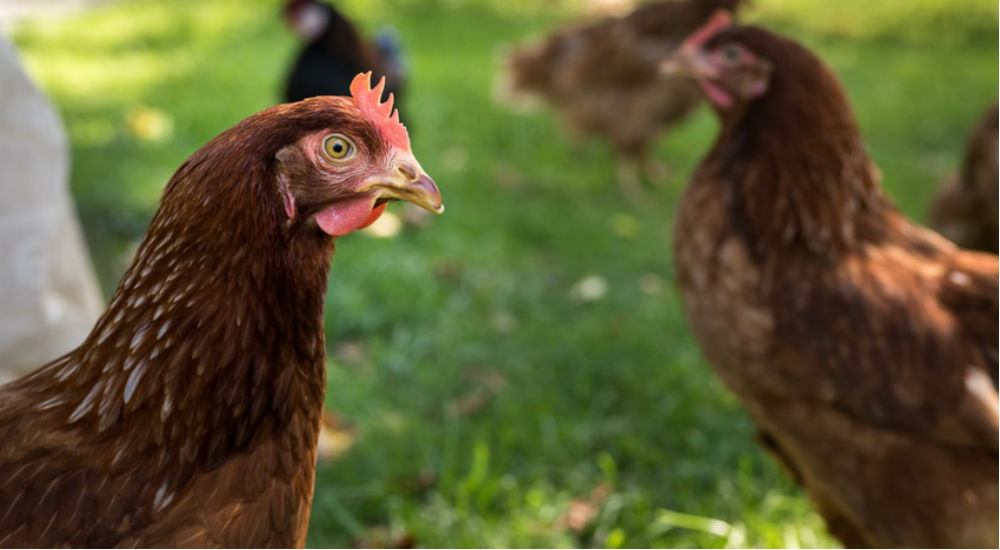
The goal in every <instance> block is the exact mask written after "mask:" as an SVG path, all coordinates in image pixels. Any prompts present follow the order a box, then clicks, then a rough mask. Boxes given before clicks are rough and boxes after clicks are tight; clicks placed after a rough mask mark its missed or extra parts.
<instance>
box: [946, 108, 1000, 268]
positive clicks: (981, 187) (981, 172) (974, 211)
mask: <svg viewBox="0 0 1000 550" xmlns="http://www.w3.org/2000/svg"><path fill="white" fill-rule="evenodd" d="M997 116H998V114H997V104H996V103H994V104H993V107H992V108H990V109H989V110H988V111H986V112H985V113H983V116H982V117H981V118H980V119H979V123H978V124H976V128H975V130H974V131H973V132H972V136H971V137H970V138H969V143H968V145H966V148H965V156H964V157H963V159H962V168H961V171H960V172H959V174H958V177H956V178H952V179H951V180H949V181H948V182H946V183H945V184H944V185H943V186H942V187H941V189H940V190H939V191H938V193H937V194H936V195H935V196H934V199H933V201H932V203H931V212H930V222H931V226H932V227H934V229H937V230H938V231H940V232H941V234H942V235H944V236H945V237H948V238H949V239H951V240H952V241H954V242H955V243H956V244H958V245H959V246H963V247H966V248H974V249H976V250H983V251H986V252H993V253H994V254H995V253H996V252H997V246H998V232H1000V225H998V220H997V207H998V205H1000V193H998V189H1000V158H998V151H1000V141H998V139H997V132H998V124H997Z"/></svg>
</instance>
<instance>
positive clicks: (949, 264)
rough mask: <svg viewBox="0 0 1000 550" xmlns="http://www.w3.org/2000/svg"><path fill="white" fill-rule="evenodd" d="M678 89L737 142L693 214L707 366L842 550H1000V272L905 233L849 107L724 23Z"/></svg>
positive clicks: (693, 269) (811, 63)
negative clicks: (708, 108) (698, 94)
mask: <svg viewBox="0 0 1000 550" xmlns="http://www.w3.org/2000/svg"><path fill="white" fill-rule="evenodd" d="M664 69H665V70H667V71H670V72H672V73H674V74H678V73H687V74H690V75H693V76H694V78H695V79H696V81H697V82H698V83H699V85H700V87H701V89H702V91H703V92H704V94H705V96H706V98H707V99H708V100H709V102H710V103H711V104H712V106H713V108H714V109H715V111H716V113H717V114H718V115H719V118H720V119H721V122H722V128H721V131H720V135H719V138H718V140H717V141H716V143H715V145H714V147H713V148H712V149H711V151H710V152H709V153H708V155H707V156H706V157H705V158H704V159H703V160H702V162H701V164H700V165H699V166H698V168H697V170H696V172H695V173H694V175H693V176H692V179H691V181H690V183H689V184H688V187H687V189H686V191H685V193H684V196H683V198H682V200H681V202H680V204H679V205H678V214H677V222H676V230H675V236H676V237H675V242H674V246H675V253H674V261H675V265H676V271H677V280H678V285H679V286H680V290H681V293H682V298H683V302H684V306H685V310H686V313H687V316H688V319H689V321H690V323H691V325H692V328H693V331H694V334H695V337H696V338H697V340H698V342H699V344H700V346H701V349H702V350H703V352H704V353H705V356H706V357H707V359H708V360H709V362H711V363H712V365H713V366H714V367H715V370H716V372H717V373H718V375H719V376H720V377H721V378H722V380H723V381H724V382H725V383H726V385H727V386H728V387H729V388H730V389H731V390H732V391H733V392H734V393H735V394H736V395H737V396H738V397H739V398H740V400H741V401H742V402H743V404H744V405H745V406H746V408H747V409H748V411H749V412H750V415H751V416H752V417H753V418H754V420H755V421H756V423H757V426H758V428H759V429H760V432H761V439H762V441H763V442H764V443H765V444H766V445H767V446H768V447H770V449H771V450H772V451H774V453H775V454H776V455H777V456H778V457H779V458H780V459H781V460H782V461H783V463H784V464H785V465H786V466H787V467H788V469H789V470H790V471H791V473H792V474H793V475H794V476H795V478H796V479H797V480H798V481H799V482H800V483H801V484H802V485H803V487H804V488H805V490H806V491H807V492H808V494H809V495H810V497H811V498H812V499H813V501H814V502H815V504H816V506H817V508H818V509H819V511H820V513H821V514H822V515H823V516H824V517H825V518H826V520H827V524H828V526H829V528H830V530H831V532H833V534H834V535H836V536H837V537H838V538H840V540H841V541H843V543H844V544H845V545H847V546H875V547H915V548H923V547H937V546H945V547H979V546H992V547H996V546H997V470H998V460H997V458H998V457H997V390H996V384H997V330H998V329H997V317H998V310H997V292H998V289H997V276H998V270H997V257H996V256H994V255H987V254H981V253H975V252H967V251H964V250H961V249H959V248H957V247H955V246H954V245H953V244H951V243H950V242H948V241H946V240H945V239H943V238H941V237H940V236H938V235H937V234H935V233H933V232H931V231H929V230H926V229H923V228H921V227H919V226H917V225H915V224H914V223H912V222H911V221H909V220H908V219H906V218H905V217H904V216H903V215H902V214H900V212H899V211H898V210H897V209H896V207H895V206H894V205H893V204H892V202H891V201H890V200H889V199H888V198H887V197H886V196H885V195H884V194H883V192H882V190H881V189H880V185H879V181H878V177H879V176H878V175H877V174H878V171H877V170H876V169H875V167H874V165H873V164H872V162H871V160H870V159H869V157H868V154H867V152H866V149H865V145H864V143H863V141H862V139H861V136H860V134H859V131H858V126H857V123H856V122H855V120H854V116H853V114H852V112H851V108H850V105H849V104H848V101H847V97H846V96H845V93H844V91H843V89H842V88H841V86H840V83H839V82H838V81H837V78H836V77H835V76H834V75H833V73H832V72H831V71H830V70H829V69H828V68H827V67H826V66H825V65H824V64H823V63H822V62H821V61H820V60H819V59H818V58H817V57H816V56H814V55H813V54H812V53H810V52H809V51H807V50H806V49H805V48H803V47H802V46H800V45H799V44H797V43H795V42H793V41H791V40H788V39H786V38H782V37H780V36H777V35H775V34H772V33H770V32H768V31H765V30H762V29H759V28H754V27H744V26H732V25H731V24H730V22H729V17H728V15H727V14H726V13H725V12H719V13H718V14H717V15H716V16H714V17H713V18H712V19H711V20H710V21H709V22H708V23H707V24H706V25H705V26H704V27H703V28H701V29H699V30H698V31H697V32H695V33H694V34H693V35H692V36H691V37H690V38H689V39H688V40H687V41H686V42H685V44H684V46H683V47H682V48H681V50H680V51H679V52H678V53H677V54H676V55H675V56H673V57H672V58H671V59H668V60H667V61H666V63H665V64H664Z"/></svg>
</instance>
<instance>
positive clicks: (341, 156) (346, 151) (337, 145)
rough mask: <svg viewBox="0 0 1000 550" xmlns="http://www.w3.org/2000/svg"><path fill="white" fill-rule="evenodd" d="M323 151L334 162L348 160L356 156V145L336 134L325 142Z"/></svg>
mask: <svg viewBox="0 0 1000 550" xmlns="http://www.w3.org/2000/svg"><path fill="white" fill-rule="evenodd" d="M323 151H324V152H325V153H326V156H328V157H330V158H331V159H333V160H347V159H349V158H350V157H351V156H352V155H354V144H353V143H351V141H350V140H349V139H347V138H346V137H344V136H342V135H340V134H334V135H332V136H328V137H327V138H326V139H325V140H323Z"/></svg>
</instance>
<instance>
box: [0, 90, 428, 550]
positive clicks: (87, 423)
mask: <svg viewBox="0 0 1000 550" xmlns="http://www.w3.org/2000/svg"><path fill="white" fill-rule="evenodd" d="M381 90H382V88H381V86H379V87H376V89H375V90H369V80H368V77H367V76H361V75H359V77H358V78H357V79H356V80H355V82H354V85H353V86H352V94H353V98H345V97H323V98H316V99H310V100H306V101H302V102H300V103H294V104H288V105H281V106H277V107H273V108H271V109H267V110H265V111H262V112H260V113H257V114H256V115H253V116H251V117H249V118H247V119H246V120H244V121H242V122H240V123H239V124H237V125H236V126H234V127H232V128H230V129H229V130H227V131H225V132H223V133H222V134H220V135H219V136H218V137H216V138H215V139H213V140H212V141H210V142H209V143H208V144H206V145H205V146H204V147H202V148H201V149H200V150H198V151H197V152H195V153H194V154H193V155H192V156H191V157H190V158H189V159H188V160H187V161H186V162H185V163H184V164H183V165H182V166H181V167H180V168H179V169H178V170H177V172H176V173H175V174H174V176H173V178H172V179H171V180H170V182H169V184H168V185H167V188H166V190H165V191H164V194H163V198H162V200H161V203H160V208H159V210H158V211H157V213H156V215H155V216H154V218H153V221H152V222H151V224H150V226H149V229H148V231H147V233H146V237H145V238H144V239H143V242H142V244H141V246H140V247H139V251H138V253H137V257H136V259H135V262H134V263H133V265H132V267H131V268H130V269H129V270H128V272H127V273H126V274H125V276H124V278H123V280H122V282H121V284H120V285H119V287H118V290H117V291H116V293H115V295H114V297H113V298H112V300H111V303H110V305H109V306H108V309H107V311H106V312H105V313H104V315H103V316H102V317H101V318H100V320H99V321H98V322H97V325H96V326H95V327H94V330H93V332H91V334H90V336H89V337H87V339H86V340H85V341H84V343H83V344H82V345H81V346H80V347H79V348H77V349H76V350H74V351H72V352H70V353H69V354H67V355H65V356H63V357H62V358H60V359H57V360H55V361H53V362H52V363H50V364H48V365H46V366H44V367H42V368H41V369H40V370H38V371H36V372H35V373H33V374H31V375H29V376H27V377H25V378H22V379H19V380H17V381H14V382H12V383H10V384H8V385H6V386H2V387H0V546H5V547H11V546H13V547H28V546H31V547H39V546H40V547H62V546H72V547H94V546H97V547H120V546H140V547H291V546H297V547H301V546H302V545H303V544H304V542H305V536H306V526H307V523H308V518H309V505H310V501H311V499H312V494H313V476H314V464H315V459H316V436H317V431H318V429H319V422H320V413H321V410H322V406H323V394H324V390H325V380H326V374H325V358H324V356H325V347H324V332H323V300H324V296H325V292H326V287H327V282H326V276H327V271H328V269H329V264H330V256H331V254H332V253H333V246H334V239H333V237H335V236H339V235H344V234H347V233H349V232H351V231H353V230H355V229H358V228H360V227H363V226H364V225H365V224H366V223H370V222H371V221H374V219H375V218H376V217H378V215H379V214H380V213H381V212H382V210H383V209H384V208H385V202H386V201H388V200H392V199H404V200H408V201H411V202H414V203H416V204H419V205H421V206H424V207H426V208H428V209H431V210H435V211H440V210H441V209H442V208H443V207H442V206H441V203H440V194H439V193H438V190H437V188H436V187H435V185H434V183H433V181H431V179H430V178H429V177H428V176H427V175H426V174H425V173H424V172H423V170H422V169H421V168H420V165H419V164H418V163H417V161H416V159H414V157H413V154H412V153H411V152H410V147H409V140H408V138H407V136H406V130H405V129H404V128H403V127H402V126H401V125H400V124H399V122H398V117H394V118H391V119H390V118H389V110H390V109H391V98H390V102H389V103H387V104H379V96H380V95H381Z"/></svg>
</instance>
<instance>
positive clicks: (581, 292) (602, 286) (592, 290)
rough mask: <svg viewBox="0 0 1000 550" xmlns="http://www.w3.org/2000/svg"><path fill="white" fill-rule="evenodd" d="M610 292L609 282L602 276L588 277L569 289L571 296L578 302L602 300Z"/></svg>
mask: <svg viewBox="0 0 1000 550" xmlns="http://www.w3.org/2000/svg"><path fill="white" fill-rule="evenodd" d="M607 292H608V282H607V281H606V280H605V279H604V277H601V276H600V275H588V276H586V277H584V278H582V279H580V280H579V281H577V282H576V283H574V284H573V286H572V287H570V289H569V295H570V296H571V297H572V298H573V299H574V300H576V301H578V302H594V301H597V300H600V299H601V298H603V297H604V295H605V294H607Z"/></svg>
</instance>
